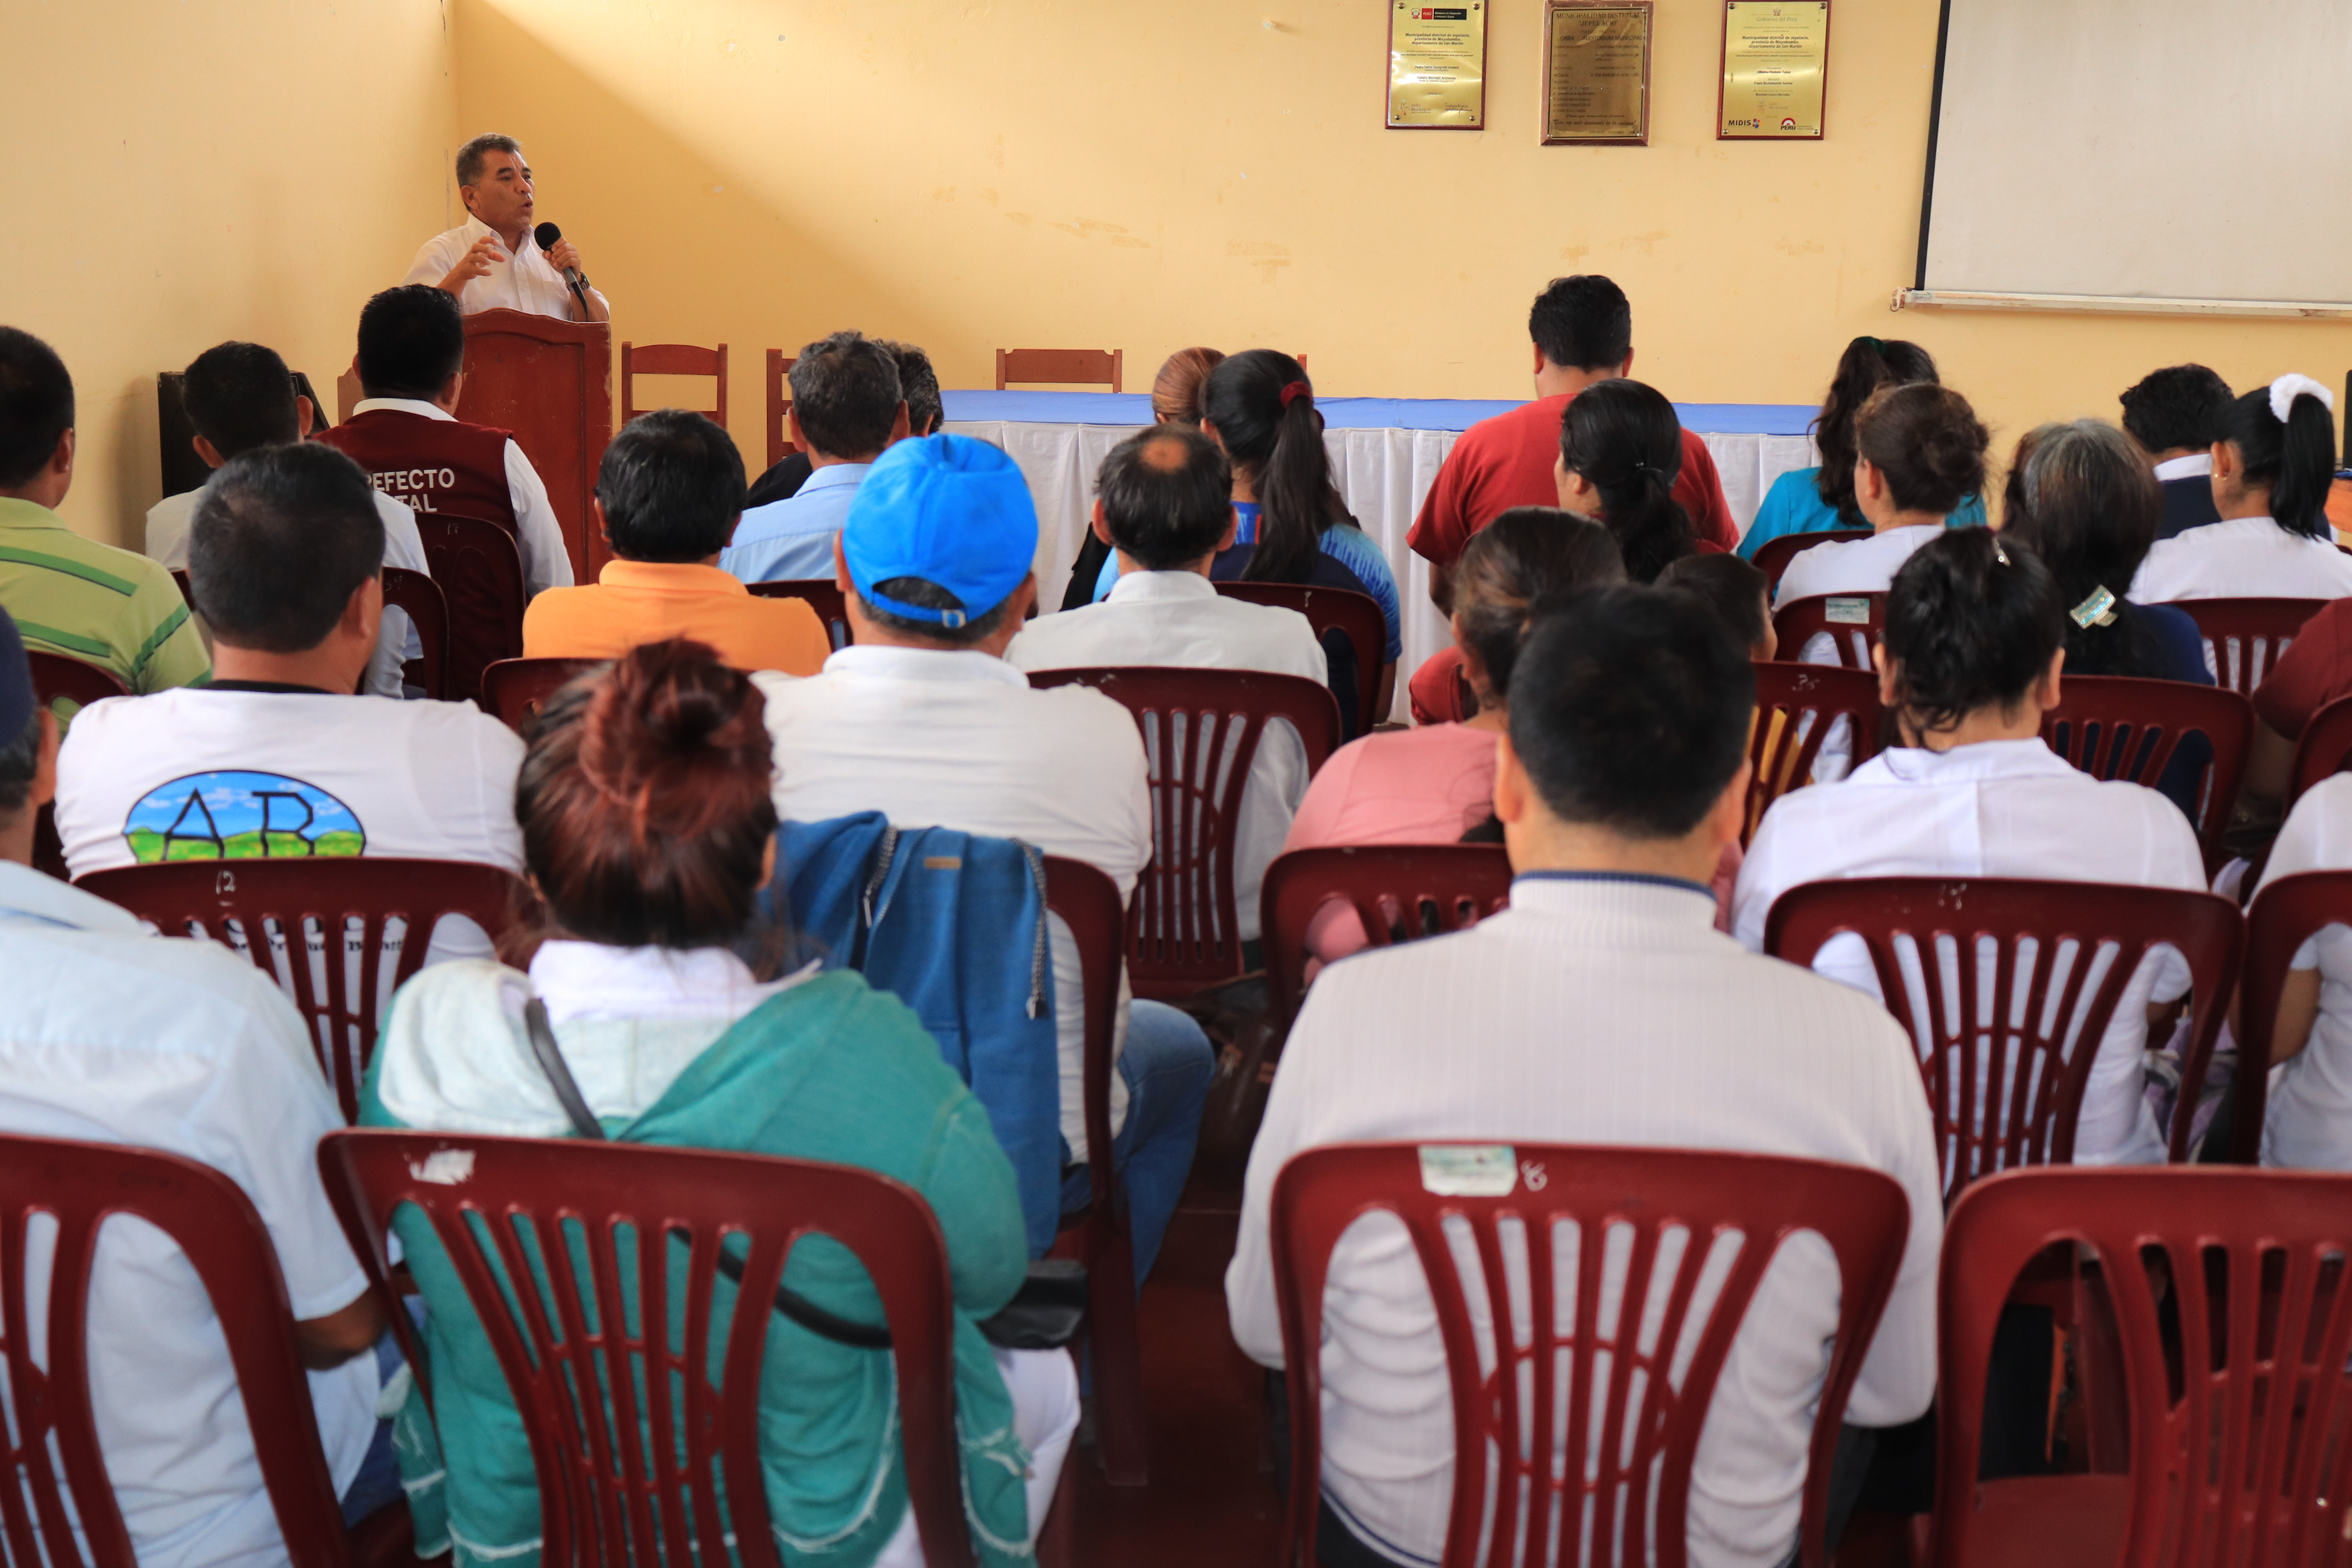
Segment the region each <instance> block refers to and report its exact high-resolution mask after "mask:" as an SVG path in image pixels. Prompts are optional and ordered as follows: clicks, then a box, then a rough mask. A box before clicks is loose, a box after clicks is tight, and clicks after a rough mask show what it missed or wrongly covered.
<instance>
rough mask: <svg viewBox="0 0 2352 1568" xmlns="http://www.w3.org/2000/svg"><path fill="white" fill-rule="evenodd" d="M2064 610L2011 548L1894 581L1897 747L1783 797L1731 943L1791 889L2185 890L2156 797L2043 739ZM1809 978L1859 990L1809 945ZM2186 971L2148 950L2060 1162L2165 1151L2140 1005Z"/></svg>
mask: <svg viewBox="0 0 2352 1568" xmlns="http://www.w3.org/2000/svg"><path fill="white" fill-rule="evenodd" d="M2066 626H2067V620H2066V605H2065V603H2064V599H2063V595H2061V593H2060V592H2059V588H2058V584H2057V582H2056V580H2055V579H2054V578H2053V577H2052V576H2051V574H2050V572H2049V570H2048V568H2046V567H2045V566H2043V565H2042V562H2041V560H2040V559H2039V558H2038V557H2036V556H2035V555H2034V553H2033V552H2032V550H2030V549H2028V548H2027V547H2026V546H2025V545H2023V544H2021V543H2015V542H2007V541H2004V540H2003V539H2002V537H2001V536H2000V535H1999V534H1996V533H1994V532H1992V531H1990V530H1989V529H1981V528H1966V529H1955V530H1953V531H1951V532H1948V533H1939V534H1937V535H1936V536H1935V537H1934V538H1932V539H1931V540H1929V541H1928V542H1927V543H1926V544H1924V545H1922V546H1921V547H1920V548H1919V549H1918V550H1917V551H1916V552H1914V553H1913V554H1912V555H1911V557H1910V559H1909V560H1908V561H1906V563H1904V565H1903V569H1902V571H1901V572H1900V573H1899V574H1896V576H1895V584H1894V587H1893V590H1892V591H1891V592H1890V593H1889V595H1888V596H1887V604H1886V629H1885V636H1884V637H1883V638H1882V640H1881V641H1880V643H1879V646H1878V647H1877V649H1876V651H1875V653H1874V656H1873V657H1874V663H1875V664H1876V665H1877V668H1878V681H1879V696H1880V700H1882V701H1883V702H1884V703H1885V707H1886V710H1887V712H1888V713H1889V715H1890V716H1892V718H1893V719H1894V721H1895V729H1896V731H1897V734H1898V738H1899V744H1896V745H1894V746H1890V747H1889V748H1888V749H1886V750H1885V751H1883V752H1880V753H1879V754H1878V755H1877V756H1875V757H1874V758H1872V759H1871V760H1870V761H1869V762H1867V763H1864V764H1863V765H1862V766H1860V767H1858V768H1856V769H1854V771H1853V773H1852V775H1851V776H1849V777H1848V778H1846V779H1845V781H1844V782H1843V783H1841V784H1813V785H1810V786H1808V787H1806V788H1804V789H1800V790H1795V791H1792V792H1791V793H1790V794H1788V795H1782V796H1781V797H1780V799H1779V800H1777V801H1775V802H1774V803H1773V804H1772V806H1771V808H1770V809H1769V810H1768V811H1767V812H1765V814H1764V821H1763V824H1762V826H1759V828H1758V829H1757V832H1756V837H1755V839H1754V841H1753V842H1751V843H1750V844H1749V845H1748V858H1747V860H1746V862H1745V863H1744V864H1743V865H1742V866H1741V867H1740V871H1739V887H1738V894H1737V896H1736V898H1735V900H1734V903H1735V909H1734V915H1733V920H1734V934H1735V935H1737V936H1738V939H1739V940H1740V941H1741V942H1744V943H1746V944H1747V945H1748V947H1750V948H1754V949H1758V950H1759V951H1760V950H1761V949H1762V947H1763V942H1764V918H1765V915H1766V914H1767V912H1769V910H1770V909H1771V907H1772V902H1773V900H1775V899H1778V898H1779V897H1780V895H1781V894H1782V893H1784V892H1786V891H1787V890H1788V889H1790V888H1792V887H1795V886H1797V885H1798V884H1800V883H1803V882H1820V881H1827V880H1830V879H1836V878H1843V877H2032V878H2041V879H2055V880H2060V881H2074V882H2110V883H2125V884H2129V885H2135V886H2139V887H2150V888H2176V889H2181V890H2183V891H2188V892H2195V891H2200V890H2201V889H2203V888H2204V886H2205V863H2204V858H2203V855H2202V854H2201V852H2200V849H2199V847H2198V844H2197V835H2196V834H2195V832H2193V831H2192V830H2191V829H2190V827H2189V822H2188V819H2187V818H2186V817H2184V816H2182V815H2181V813H2180V811H2179V808H2177V807H2176V806H2175V805H2173V804H2172V803H2171V802H2170V801H2168V800H2167V799H2165V797H2164V796H2162V795H2158V793H2157V792H2156V791H2154V790H2151V789H2146V788H2143V787H2142V786H2140V785H2138V784H2127V783H2124V782H2122V781H2120V780H2118V781H2114V782H2108V783H2102V782H2100V781H2099V780H2097V779H2095V778H2093V777H2092V776H2091V775H2090V774H2088V773H2082V772H2080V771H2078V770H2077V769H2075V768H2074V767H2073V766H2072V765H2070V764H2069V763H2067V762H2066V761H2065V760H2064V759H2063V758H2062V757H2060V756H2058V755H2056V754H2055V753H2053V752H2052V751H2051V750H2050V748H2049V747H2048V746H2046V745H2044V744H2043V743H2042V714H2043V713H2044V712H2045V711H2047V710H2049V709H2051V708H2053V707H2054V706H2056V705H2057V702H2058V700H2059V680H2060V675H2061V672H2062V671H2063V668H2064V666H2065V663H2066V653H2065V640H2066ZM1813 967H1814V968H1815V969H1817V970H1819V971H1820V972H1821V973H1823V974H1825V975H1828V976H1829V977H1830V978H1832V979H1834V980H1838V981H1842V982H1843V983H1844V984H1849V985H1852V986H1853V987H1854V988H1855V989H1857V990H1860V991H1865V992H1868V993H1870V994H1873V995H1875V994H1878V981H1877V973H1876V971H1875V970H1874V968H1873V967H1872V965H1871V963H1870V959H1869V957H1868V954H1867V953H1866V952H1865V951H1864V948H1863V946H1862V942H1861V939H1859V938H1857V937H1851V936H1843V937H1838V938H1835V939H1833V940H1832V942H1829V943H1828V944H1827V945H1826V946H1824V947H1823V948H1822V951H1821V953H1820V955H1819V956H1818V957H1817V958H1816V959H1815V961H1814V964H1813ZM2188 986H2189V970H2188V966H2187V965H2186V964H2185V963H2183V962H2182V961H2181V959H2180V957H2179V954H2177V953H2175V952H2172V951H2171V950H2170V949H2160V950H2158V952H2155V953H2152V954H2151V955H2150V956H2149V958H2148V959H2147V962H2145V963H2142V965H2141V966H2140V968H2139V970H2138V971H2137V973H2135V974H2134V975H2133V976H2132V979H2131V983H2130V985H2129V987H2128V988H2127V989H2126V993H2125V995H2124V997H2123V999H2122V1001H2121V1002H2120V1003H2119V1004H2118V1005H2117V1006H2116V1012H2115V1018H2114V1022H2113V1023H2112V1024H2111V1025H2110V1026H2109V1027H2108V1030H2107V1034H2106V1037H2105V1038H2104V1039H2103V1040H2101V1041H2100V1042H2099V1046H2098V1057H2097V1059H2096V1060H2095V1062H2094V1064H2093V1065H2092V1068H2091V1076H2090V1081H2089V1085H2088V1087H2087V1088H2086V1089H2084V1095H2083V1106H2082V1115H2081V1118H2080V1120H2079V1121H2078V1122H2077V1124H2076V1129H2075V1134H2074V1163H2077V1164H2084V1165H2106V1164H2157V1163H2162V1161H2163V1160H2164V1157H2165V1141H2164V1138H2163V1136H2162V1134H2161V1133H2160V1132H2159V1131H2158V1128H2157V1125H2156V1121H2155V1118H2154V1117H2153V1115H2151V1114H2150V1112H2149V1111H2148V1109H2147V1102H2146V1098H2145V1090H2146V1087H2147V1083H2146V1074H2145V1071H2144V1068H2143V1064H2142V1053H2143V1050H2144V1047H2145V1046H2146V1043H2147V1005H2148V1004H2150V1003H2165V1002H2169V1001H2172V1000H2175V999H2177V998H2178V997H2179V996H2180V995H2181V994H2183V993H2184V992H2185V991H2187V989H2188Z"/></svg>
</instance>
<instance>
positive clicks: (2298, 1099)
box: [2257, 773, 2352, 1171]
mask: <svg viewBox="0 0 2352 1568" xmlns="http://www.w3.org/2000/svg"><path fill="white" fill-rule="evenodd" d="M2343 870H2352V773H2337V774H2336V775H2335V776H2334V777H2333V778H2328V779H2324V780H2322V781H2321V782H2320V783H2318V784H2314V785H2313V786H2312V787H2311V788H2310V789H2308V790H2306V791H2305V792H2304V795H2303V796H2302V798H2301V799H2299V800H2297V801H2296V802H2295V803H2294V810H2293V811H2291V812H2289V813H2288V814H2287V818H2286V826H2284V827H2282V828H2281V829H2280V830H2279V836H2278V838H2277V841H2276V842H2275V843H2273V845H2272V846H2271V853H2270V860H2269V863H2268V864H2267V865H2266V866H2265V867H2264V868H2263V880H2262V885H2263V887H2265V888H2266V887H2268V886H2270V885H2271V884H2272V883H2273V882H2275V881H2277V880H2278V879H2280V878H2282V877H2292V876H2294V875H2295V874H2296V873H2297V872H2300V871H2343ZM2259 892H2260V890H2259V889H2257V896H2259ZM2347 977H2352V929H2347V928H2346V927H2344V926H2340V925H2331V926H2328V927H2327V928H2326V929H2325V930H2324V931H2320V932H2319V934H2318V935H2316V936H2315V937H2313V938H2312V939H2311V940H2310V941H2309V942H2305V943H2304V944H2303V946H2302V948H2301V949H2299V950H2298V951H2297V952H2296V953H2295V955H2294V967H2293V968H2292V969H2290V970H2289V971H2288V973H2287V977H2286V984H2285V986H2284V989H2283V990H2281V992H2280V993H2279V1003H2278V1015H2277V1018H2278V1021H2277V1025H2276V1027H2275V1028H2274V1029H2273V1033H2272V1036H2271V1051H2270V1062H2271V1079H2270V1100H2269V1102H2268V1103H2267V1104H2266V1105H2265V1106H2264V1107H2263V1149H2262V1160H2263V1164H2265V1165H2279V1166H2285V1167H2288V1168H2291V1169H2294V1170H2305V1171H2352V997H2347V994H2346V992H2345V981H2346V980H2347Z"/></svg>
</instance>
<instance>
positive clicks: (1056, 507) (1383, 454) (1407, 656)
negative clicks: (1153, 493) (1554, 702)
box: [945, 420, 1814, 720]
mask: <svg viewBox="0 0 2352 1568" xmlns="http://www.w3.org/2000/svg"><path fill="white" fill-rule="evenodd" d="M945 428H947V429H949V430H952V431H954V432H956V433H957V434H958V435H962V436H975V437H980V438H981V439H982V440H984V441H993V442H994V443H996V444H997V445H998V446H1000V447H1003V448H1004V450H1005V451H1006V452H1008V453H1010V454H1011V455H1012V457H1013V461H1014V462H1016V463H1018V464H1020V465H1021V471H1022V473H1023V475H1024V476H1025V477H1026V478H1027V479H1028V480H1029V492H1030V494H1031V495H1032V496H1034V498H1035V499H1036V502H1037V524H1038V528H1037V568H1036V569H1037V593H1038V596H1039V598H1040V599H1041V600H1043V601H1044V604H1045V607H1046V608H1047V609H1049V610H1050V609H1051V608H1053V607H1054V606H1055V605H1059V604H1060V603H1061V602H1062V590H1063V588H1064V587H1065V585H1066V584H1067V583H1068V582H1069V576H1070V566H1071V563H1073V562H1075V561H1076V559H1077V555H1078V546H1079V544H1080V542H1082V541H1084V539H1085V538H1086V535H1087V526H1088V521H1087V520H1088V518H1089V517H1090V516H1091V515H1092V512H1093V510H1094V494H1095V471H1096V470H1097V468H1100V467H1101V466H1102V460H1103V458H1105V457H1106V456H1107V455H1108V453H1109V451H1110V449H1111V448H1112V447H1116V446H1118V444H1119V442H1121V441H1122V440H1124V439H1126V438H1127V437H1129V436H1130V435H1132V434H1134V432H1135V431H1136V430H1137V429H1138V428H1140V426H1118V425H1015V424H1008V423H1003V422H999V421H979V420H974V421H968V422H967V421H950V423H949V424H948V425H947V426H945ZM1457 434H1458V433H1457V432H1455V431H1452V430H1365V429H1356V430H1327V431H1325V432H1324V436H1323V442H1324V445H1325V446H1326V447H1329V448H1330V452H1331V468H1332V472H1333V474H1334V475H1335V476H1336V477H1337V479H1338V480H1339V493H1340V494H1341V495H1343V496H1345V497H1346V498H1347V501H1348V510H1349V511H1352V512H1353V513H1355V515H1356V521H1357V522H1358V523H1360V525H1362V527H1363V530H1364V531H1365V532H1367V533H1369V534H1370V535H1371V536H1372V538H1373V539H1374V540H1375V541H1377V542H1379V544H1380V547H1381V550H1382V551H1383V552H1386V554H1387V555H1388V558H1389V570H1390V571H1391V572H1393V573H1395V574H1396V580H1397V594H1398V596H1399V598H1400V599H1401V600H1402V608H1403V616H1404V626H1403V633H1404V657H1403V658H1402V659H1401V660H1399V662H1398V671H1397V694H1396V705H1395V707H1394V709H1393V710H1392V712H1393V716H1394V717H1396V718H1397V719H1399V720H1405V719H1409V718H1410V716H1411V710H1410V708H1409V705H1408V702H1407V699H1406V693H1405V678H1406V677H1407V676H1409V675H1411V674H1412V671H1413V670H1415V669H1417V668H1420V666H1421V662H1422V660H1423V659H1425V658H1428V657H1429V656H1430V655H1431V654H1433V653H1435V652H1436V651H1437V650H1438V649H1440V648H1442V647H1447V646H1448V645H1449V644H1451V643H1452V641H1453V636H1452V634H1451V633H1450V632H1449V631H1448V630H1447V628H1446V625H1445V620H1444V617H1443V616H1440V615H1439V614H1438V613H1437V610H1436V607H1435V606H1434V605H1431V604H1430V602H1429V563H1427V562H1426V561H1423V559H1422V558H1421V557H1420V556H1418V555H1415V554H1414V553H1413V552H1412V551H1411V550H1410V549H1408V548H1406V546H1405V542H1404V537H1405V535H1406V533H1407V532H1409V531H1411V530H1412V520H1413V517H1414V515H1415V514H1416V513H1417V512H1419V511H1420V510H1421V503H1422V499H1423V497H1424V496H1426V495H1428V494H1429V487H1430V486H1431V485H1432V484H1433V483H1434V482H1435V481H1436V479H1437V469H1438V465H1440V464H1441V463H1443V462H1444V460H1445V454H1446V453H1447V452H1448V451H1449V450H1451V449H1452V447H1453V446H1454V438H1455V437H1456V435H1457ZM1700 435H1701V438H1702V439H1703V440H1705V441H1706V447H1707V450H1708V451H1709V452H1711V453H1712V454H1714V457H1715V466H1716V468H1717V469H1719V470H1721V472H1722V475H1723V495H1724V500H1727V502H1729V503H1730V506H1731V515H1732V518H1733V519H1734V521H1737V522H1738V524H1739V526H1740V528H1741V529H1742V530H1743V531H1744V530H1745V529H1746V528H1747V526H1748V522H1749V521H1750V520H1752V519H1753V518H1754V517H1755V515H1756V508H1757V506H1758V505H1759V503H1760V502H1761V501H1762V500H1763V499H1764V492H1765V491H1766V490H1767V489H1769V488H1770V487H1771V483H1772V481H1773V480H1774V479H1778V478H1780V476H1781V475H1782V474H1784V473H1787V472H1788V471H1789V470H1790V469H1791V468H1809V467H1811V465H1812V463H1813V461H1814V456H1813V444H1812V442H1811V439H1810V438H1808V437H1803V436H1721V435H1708V434H1706V432H1704V431H1702V432H1701V433H1700Z"/></svg>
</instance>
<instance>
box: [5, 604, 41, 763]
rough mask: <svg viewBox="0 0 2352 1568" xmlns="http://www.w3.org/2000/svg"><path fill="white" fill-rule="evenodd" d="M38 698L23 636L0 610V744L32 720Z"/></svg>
mask: <svg viewBox="0 0 2352 1568" xmlns="http://www.w3.org/2000/svg"><path fill="white" fill-rule="evenodd" d="M39 701H40V699H39V698H37V697H36V696H34V695H33V667H32V664H31V662H30V661H29V660H27V659H26V658H25V639H24V638H23V637H18V636H17V635H16V622H15V621H12V620H10V619H9V618H8V612H7V611H5V610H0V746H5V745H9V744H11V743H13V742H15V741H16V737H17V736H19V735H21V734H23V733H24V732H25V726H26V725H27V724H29V723H31V722H32V721H33V709H34V708H35V707H36V706H37V704H38V703H39Z"/></svg>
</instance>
